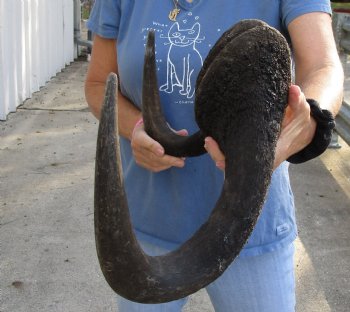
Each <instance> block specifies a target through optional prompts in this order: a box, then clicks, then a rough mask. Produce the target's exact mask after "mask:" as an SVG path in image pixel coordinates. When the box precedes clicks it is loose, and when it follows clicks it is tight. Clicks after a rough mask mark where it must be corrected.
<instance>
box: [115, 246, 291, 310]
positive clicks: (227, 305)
mask: <svg viewBox="0 0 350 312" xmlns="http://www.w3.org/2000/svg"><path fill="white" fill-rule="evenodd" d="M141 244H142V247H143V249H144V250H145V252H146V253H147V254H149V255H159V254H162V253H165V252H167V250H164V249H162V248H159V247H157V246H153V245H151V244H148V243H144V242H143V243H141ZM293 256H294V245H293V244H290V245H288V246H286V247H284V248H280V249H278V250H276V251H273V252H269V253H265V254H263V255H259V256H253V257H245V258H239V257H238V258H237V259H236V260H235V261H234V262H233V264H231V265H230V266H229V268H228V269H227V270H226V271H225V272H224V274H223V275H222V276H220V277H219V278H218V279H217V280H216V281H214V282H213V283H211V284H209V285H208V286H207V287H206V290H207V292H208V295H209V297H210V300H211V302H212V304H213V306H214V309H215V311H216V312H293V311H295V280H294V263H293ZM186 302H187V298H183V299H180V300H176V301H171V302H168V303H162V304H140V303H135V302H131V301H128V300H126V299H124V298H122V297H120V296H118V298H117V303H118V312H180V311H181V310H182V307H183V306H184V305H185V304H186Z"/></svg>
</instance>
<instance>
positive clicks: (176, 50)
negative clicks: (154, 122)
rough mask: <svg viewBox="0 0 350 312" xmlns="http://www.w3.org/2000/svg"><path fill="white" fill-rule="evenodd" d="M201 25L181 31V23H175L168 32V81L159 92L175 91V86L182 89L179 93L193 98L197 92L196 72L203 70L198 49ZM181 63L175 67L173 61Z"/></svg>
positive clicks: (196, 24) (197, 24)
mask: <svg viewBox="0 0 350 312" xmlns="http://www.w3.org/2000/svg"><path fill="white" fill-rule="evenodd" d="M199 33H200V24H199V23H195V24H194V25H193V26H192V28H189V29H181V28H180V25H179V23H177V22H176V23H174V24H173V25H172V26H171V27H170V29H169V32H168V37H167V38H168V39H169V42H170V47H169V51H168V56H167V76H166V77H167V81H166V83H165V84H163V85H162V86H161V87H160V88H159V90H160V91H164V92H167V93H172V92H173V91H174V86H177V87H179V88H180V90H179V93H180V94H181V95H184V96H186V97H187V98H192V97H193V95H194V91H195V84H196V77H195V75H194V74H193V73H194V70H195V69H196V68H197V69H198V68H201V67H202V65H203V59H202V56H201V55H200V53H199V51H198V50H197V49H196V43H197V42H199V40H198V38H199ZM175 59H177V60H178V59H180V60H181V62H179V63H177V65H176V66H175V64H174V62H173V60H175Z"/></svg>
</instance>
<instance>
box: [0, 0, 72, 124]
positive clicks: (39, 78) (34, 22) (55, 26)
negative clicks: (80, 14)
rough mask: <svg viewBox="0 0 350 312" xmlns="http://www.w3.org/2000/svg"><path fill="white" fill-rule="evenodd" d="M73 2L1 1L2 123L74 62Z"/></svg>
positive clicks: (0, 91)
mask: <svg viewBox="0 0 350 312" xmlns="http://www.w3.org/2000/svg"><path fill="white" fill-rule="evenodd" d="M73 11H74V10H73V0H0V120H5V119H6V116H7V114H8V113H9V112H14V111H16V108H17V106H18V105H20V104H21V103H22V102H23V101H24V100H25V99H27V98H29V97H31V95H32V93H33V92H36V91H38V90H39V88H40V87H42V86H44V85H45V83H46V82H47V81H48V80H49V79H50V78H51V77H52V76H54V75H56V73H58V72H59V71H61V69H62V68H64V67H65V66H66V65H68V64H69V63H70V62H72V61H73V59H74V12H73Z"/></svg>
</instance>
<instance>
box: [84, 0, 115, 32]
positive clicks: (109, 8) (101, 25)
mask: <svg viewBox="0 0 350 312" xmlns="http://www.w3.org/2000/svg"><path fill="white" fill-rule="evenodd" d="M119 21H120V0H96V1H95V4H94V6H93V9H92V11H91V14H90V17H89V20H88V22H87V27H88V29H89V30H91V31H92V32H93V33H95V34H98V35H99V36H101V37H103V38H108V39H116V38H117V37H118V31H119Z"/></svg>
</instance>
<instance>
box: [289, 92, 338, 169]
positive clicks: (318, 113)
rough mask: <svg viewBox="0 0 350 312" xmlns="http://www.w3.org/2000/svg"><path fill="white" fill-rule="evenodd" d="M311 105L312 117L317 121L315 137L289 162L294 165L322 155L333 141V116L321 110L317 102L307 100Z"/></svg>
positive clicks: (290, 158) (291, 157)
mask: <svg viewBox="0 0 350 312" xmlns="http://www.w3.org/2000/svg"><path fill="white" fill-rule="evenodd" d="M307 102H308V103H309V105H310V109H311V116H312V117H313V118H314V119H315V121H316V124H317V125H316V131H315V136H314V138H313V139H312V141H311V143H310V144H309V145H308V146H306V147H305V148H304V149H302V150H301V151H299V152H298V153H296V154H294V155H292V156H290V157H289V158H288V159H287V160H288V161H289V162H290V163H292V164H300V163H303V162H305V161H308V160H310V159H313V158H315V157H317V156H319V155H321V154H322V153H323V152H324V151H325V150H326V149H327V147H328V145H329V143H331V140H332V132H333V129H334V127H335V119H334V116H333V114H332V113H331V112H330V111H329V110H326V109H321V108H320V105H319V104H318V102H317V101H315V100H313V99H307Z"/></svg>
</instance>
